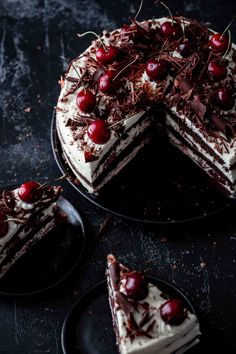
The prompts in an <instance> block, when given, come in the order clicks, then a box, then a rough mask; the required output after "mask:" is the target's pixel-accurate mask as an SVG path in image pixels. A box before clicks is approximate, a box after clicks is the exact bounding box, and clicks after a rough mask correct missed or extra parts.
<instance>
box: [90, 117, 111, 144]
mask: <svg viewBox="0 0 236 354" xmlns="http://www.w3.org/2000/svg"><path fill="white" fill-rule="evenodd" d="M88 136H89V138H90V139H91V140H92V141H93V142H94V143H95V144H106V142H107V141H108V140H109V139H110V131H109V129H108V127H107V124H106V122H105V121H104V120H101V119H96V120H94V121H93V122H92V123H91V124H89V126H88Z"/></svg>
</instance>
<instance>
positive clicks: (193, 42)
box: [56, 17, 236, 197]
mask: <svg viewBox="0 0 236 354" xmlns="http://www.w3.org/2000/svg"><path fill="white" fill-rule="evenodd" d="M235 48H236V47H235V45H233V44H232V43H231V36H230V32H229V31H224V32H223V33H222V34H221V33H216V32H214V31H213V30H211V29H209V28H208V27H207V26H205V25H203V24H200V23H199V22H197V21H196V20H192V19H188V18H184V17H163V18H158V19H151V20H147V21H143V22H138V21H137V20H135V19H133V20H131V23H130V24H129V25H124V26H123V27H122V28H120V29H117V30H114V31H112V32H107V31H104V32H103V35H102V36H101V37H99V38H97V39H96V40H94V41H93V42H92V44H91V45H90V47H89V48H88V49H87V50H85V52H83V53H82V54H81V55H80V56H79V57H78V58H76V59H75V60H73V61H72V62H71V63H70V65H69V68H68V70H67V72H66V73H65V76H64V78H63V80H61V86H62V88H61V93H60V97H59V100H58V104H57V107H56V130H57V134H58V137H59V140H60V144H61V147H62V151H63V156H64V158H65V160H66V161H67V163H68V164H69V166H70V168H71V170H72V171H73V173H74V175H75V176H76V178H77V179H78V180H79V181H80V183H81V184H82V185H83V186H84V187H85V189H86V190H87V191H89V192H90V193H96V192H99V190H100V189H101V188H102V187H103V186H104V185H105V184H106V183H107V182H108V181H109V180H111V179H112V178H113V177H114V176H115V175H116V174H117V173H118V172H119V171H120V170H121V169H123V167H124V166H125V165H126V164H127V163H128V162H129V161H130V160H132V159H133V158H134V157H135V155H136V154H137V152H138V151H139V150H140V149H142V148H143V146H144V145H145V144H146V143H147V142H148V141H150V139H155V138H157V137H156V136H155V135H154V134H152V131H153V126H154V125H155V124H157V123H158V124H161V126H162V127H163V128H164V129H162V131H163V134H166V136H167V137H168V140H169V142H170V143H171V144H173V145H175V146H176V147H178V148H179V149H180V150H181V151H182V152H183V153H184V154H186V155H187V156H189V157H190V158H191V159H192V160H193V161H194V162H195V163H196V164H197V165H198V166H199V167H200V168H201V169H202V170H204V171H205V172H206V174H207V175H208V176H210V178H211V179H212V181H213V182H214V184H215V185H216V186H217V187H218V188H220V189H221V190H222V191H223V192H224V193H225V194H226V195H227V196H230V197H234V196H235V181H236V139H235V127H236V125H235V124H236V112H235V99H234V93H235V73H236V70H235V58H236V56H235ZM154 107H155V108H162V109H164V111H165V118H164V119H163V118H162V119H160V115H159V114H158V111H157V110H155V111H154V112H155V113H153V112H152V111H150V109H151V108H154ZM163 153H164V151H163Z"/></svg>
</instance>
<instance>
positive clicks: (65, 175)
mask: <svg viewBox="0 0 236 354" xmlns="http://www.w3.org/2000/svg"><path fill="white" fill-rule="evenodd" d="M67 177H68V175H67V174H64V175H62V176H61V177H58V178H54V179H51V180H50V181H47V182H44V183H43V184H40V186H39V187H38V188H37V189H40V188H42V187H44V186H46V185H47V184H49V183H50V184H51V183H52V182H57V181H61V180H63V179H65V178H67Z"/></svg>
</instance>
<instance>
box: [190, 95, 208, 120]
mask: <svg viewBox="0 0 236 354" xmlns="http://www.w3.org/2000/svg"><path fill="white" fill-rule="evenodd" d="M190 105H191V107H192V109H193V110H194V112H195V113H196V115H197V117H198V118H199V119H200V120H201V121H202V122H203V121H204V118H205V116H206V113H207V106H206V105H205V104H203V103H202V102H201V101H200V100H199V98H198V97H197V96H194V99H193V101H191V103H190Z"/></svg>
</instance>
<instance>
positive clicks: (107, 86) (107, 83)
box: [98, 70, 115, 93]
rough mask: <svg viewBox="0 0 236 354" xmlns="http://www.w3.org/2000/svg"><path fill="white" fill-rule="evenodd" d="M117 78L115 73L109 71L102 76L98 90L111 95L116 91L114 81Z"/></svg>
mask: <svg viewBox="0 0 236 354" xmlns="http://www.w3.org/2000/svg"><path fill="white" fill-rule="evenodd" d="M114 77H115V72H114V71H111V70H107V71H106V72H105V73H104V74H103V75H101V76H100V78H99V81H98V88H99V90H100V91H101V92H104V93H109V92H110V91H112V90H113V89H114V82H113V79H114Z"/></svg>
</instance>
